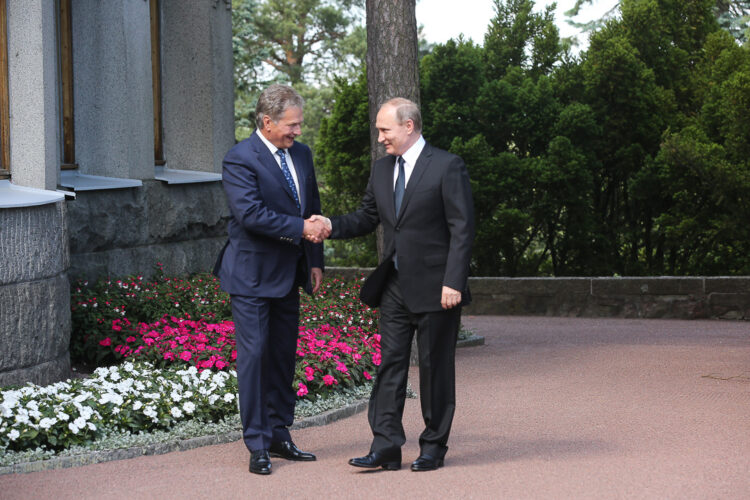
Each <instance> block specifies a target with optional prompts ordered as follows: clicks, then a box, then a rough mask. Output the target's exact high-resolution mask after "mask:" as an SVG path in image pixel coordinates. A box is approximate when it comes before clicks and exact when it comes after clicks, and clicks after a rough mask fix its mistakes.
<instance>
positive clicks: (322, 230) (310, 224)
mask: <svg viewBox="0 0 750 500" xmlns="http://www.w3.org/2000/svg"><path fill="white" fill-rule="evenodd" d="M332 229H333V226H332V225H331V219H329V218H328V217H323V216H322V215H313V216H312V217H310V218H309V219H305V227H304V228H303V229H302V236H304V238H305V239H306V240H307V241H310V242H312V243H322V242H323V240H324V239H326V238H328V237H329V236H330V235H331V230H332Z"/></svg>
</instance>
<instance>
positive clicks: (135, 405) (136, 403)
mask: <svg viewBox="0 0 750 500" xmlns="http://www.w3.org/2000/svg"><path fill="white" fill-rule="evenodd" d="M142 407H143V403H142V402H141V401H136V402H135V403H133V409H134V410H140V409H141V408H142Z"/></svg>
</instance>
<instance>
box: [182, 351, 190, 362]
mask: <svg viewBox="0 0 750 500" xmlns="http://www.w3.org/2000/svg"><path fill="white" fill-rule="evenodd" d="M192 356H193V355H192V353H191V352H190V351H182V353H181V354H180V359H181V360H183V361H190V358H191V357H192Z"/></svg>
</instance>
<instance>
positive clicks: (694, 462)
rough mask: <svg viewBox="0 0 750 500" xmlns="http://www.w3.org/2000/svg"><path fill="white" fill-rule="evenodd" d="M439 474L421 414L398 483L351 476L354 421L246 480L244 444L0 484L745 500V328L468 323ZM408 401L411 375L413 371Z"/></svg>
mask: <svg viewBox="0 0 750 500" xmlns="http://www.w3.org/2000/svg"><path fill="white" fill-rule="evenodd" d="M464 324H465V325H466V326H468V327H469V328H471V329H473V330H474V331H475V332H476V333H477V334H478V335H482V336H484V337H485V345H483V346H477V347H470V348H464V349H459V350H458V352H457V356H456V364H457V396H458V407H457V411H456V416H455V419H454V424H453V431H452V435H451V439H450V442H449V447H450V449H449V451H448V455H447V456H446V461H445V467H443V468H441V469H439V470H437V471H433V472H412V471H411V470H409V467H408V466H409V463H410V462H411V461H412V460H413V459H415V458H416V457H417V455H418V454H419V448H418V442H417V438H418V435H419V433H420V431H421V416H420V410H419V402H418V400H414V399H411V400H408V401H407V404H406V410H405V414H404V423H405V428H406V433H407V443H406V445H405V446H404V448H403V455H404V467H403V468H402V469H401V470H399V471H384V470H377V471H362V470H361V469H355V468H353V467H350V466H349V465H347V460H348V459H349V458H351V457H354V456H360V455H364V454H366V452H367V450H368V447H369V442H370V432H369V428H368V425H367V418H366V414H365V413H359V414H357V415H354V416H352V417H349V418H346V419H343V420H339V421H337V422H334V423H332V424H329V425H326V426H322V427H312V428H306V429H301V430H297V431H294V433H293V437H294V439H295V441H296V442H297V444H298V445H299V446H300V448H302V449H305V450H309V451H312V452H314V453H316V454H317V456H318V460H317V461H316V462H309V463H293V462H286V461H283V460H281V459H273V474H271V475H270V476H265V477H263V476H257V475H254V474H250V473H249V472H248V470H247V467H248V458H249V454H248V452H247V450H246V449H245V447H244V445H243V444H242V442H241V441H236V442H233V443H229V444H223V445H216V446H207V447H203V448H198V449H194V450H189V451H185V452H175V453H169V454H166V455H158V456H143V457H139V458H135V459H129V460H121V461H115V462H107V463H100V464H94V465H89V466H83V467H76V468H70V469H60V470H49V471H42V472H34V473H27V474H9V475H5V476H0V498H2V499H16V498H22V499H47V498H50V499H52V498H54V499H59V500H62V499H88V498H91V499H109V498H112V499H119V498H123V499H125V498H127V499H134V498H135V499H140V498H144V499H151V498H159V499H171V498H179V499H192V498H196V499H197V498H227V499H234V498H237V499H249V498H302V499H304V498H343V499H347V498H358V499H359V498H362V499H368V498H373V499H376V498H377V499H383V498H396V499H399V498H410V499H416V498H482V499H484V498H553V499H565V498H575V499H586V498H597V499H600V498H627V499H632V498H655V499H667V498H674V499H687V498H689V499H701V498H712V499H713V498H720V499H747V498H750V323H749V322H731V321H678V320H632V319H630V320H629V319H591V318H544V317H499V316H474V317H465V318H464ZM410 377H411V384H412V387H414V388H417V387H418V383H417V373H416V370H415V369H412V371H411V374H410Z"/></svg>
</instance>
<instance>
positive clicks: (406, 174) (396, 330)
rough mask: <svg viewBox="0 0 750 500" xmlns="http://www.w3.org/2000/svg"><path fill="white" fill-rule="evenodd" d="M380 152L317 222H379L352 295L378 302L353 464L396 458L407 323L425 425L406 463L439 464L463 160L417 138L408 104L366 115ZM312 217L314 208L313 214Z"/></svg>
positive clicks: (371, 225) (389, 462)
mask: <svg viewBox="0 0 750 500" xmlns="http://www.w3.org/2000/svg"><path fill="white" fill-rule="evenodd" d="M375 125H376V127H377V129H378V141H379V142H381V143H383V144H384V145H385V150H386V152H387V153H388V155H386V156H385V157H383V158H381V159H379V160H378V161H376V162H375V163H374V164H373V166H372V169H371V171H370V180H369V182H368V184H367V189H366V191H365V195H364V198H363V200H362V204H361V205H360V207H359V209H358V210H357V211H355V212H352V213H350V214H346V215H341V216H338V217H332V218H331V220H330V221H329V220H327V219H325V218H322V217H320V218H321V219H323V220H326V221H327V224H328V227H329V229H332V233H331V235H330V236H331V238H352V237H355V236H361V235H363V234H367V233H369V232H371V231H374V230H375V228H376V227H377V225H378V224H379V223H380V224H382V225H383V235H384V238H383V240H384V250H383V261H382V262H381V263H380V265H379V266H378V268H377V269H376V270H375V271H374V272H373V273H372V274H371V275H370V276H369V277H368V279H367V281H366V282H365V284H364V285H363V286H362V291H361V294H360V297H361V298H362V300H363V301H364V302H365V303H367V304H368V305H370V306H372V307H375V306H379V307H380V335H381V340H380V347H381V356H382V362H381V363H380V366H379V367H378V374H377V378H376V381H375V385H374V386H373V389H372V394H371V396H370V404H369V409H368V417H369V421H370V428H371V429H372V433H373V440H372V444H371V445H370V453H368V454H367V455H366V456H364V457H358V458H352V459H351V460H349V464H351V465H353V466H355V467H365V468H377V467H383V468H385V469H388V470H395V469H399V468H400V467H401V446H403V444H404V442H405V440H406V437H405V435H404V428H403V425H402V423H401V416H402V415H403V412H404V398H405V395H406V380H407V376H408V372H409V352H410V348H411V343H412V338H413V336H414V332H415V331H416V332H417V345H418V348H419V389H420V399H421V403H422V417H423V419H424V424H425V428H424V431H423V432H422V434H421V435H420V437H419V448H420V453H419V457H418V458H417V459H416V460H415V461H414V462H413V463H412V464H411V469H412V470H413V471H430V470H435V469H437V468H439V467H442V465H443V462H444V458H445V454H446V451H447V450H448V445H447V443H448V435H449V433H450V428H451V422H452V421H453V413H454V410H455V407H456V395H455V390H456V389H455V388H456V383H455V363H454V360H455V352H456V340H457V337H458V328H459V323H460V318H461V306H462V305H466V304H468V303H469V299H470V295H469V290H468V286H467V281H468V276H469V262H470V259H471V247H472V242H473V240H474V206H473V204H472V198H471V186H470V183H469V175H468V172H467V170H466V165H464V162H463V160H462V159H461V158H459V157H458V156H456V155H454V154H451V153H448V152H447V151H443V150H441V149H438V148H436V147H433V146H431V145H429V144H427V143H426V142H425V140H424V138H423V137H422V133H421V131H422V117H421V114H420V112H419V108H418V107H417V105H416V104H415V103H413V102H412V101H409V100H407V99H403V98H396V99H391V100H390V101H388V102H386V103H385V104H383V106H382V107H381V108H380V111H379V112H378V115H377V120H376V123H375ZM315 219H316V220H317V219H318V217H315Z"/></svg>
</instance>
